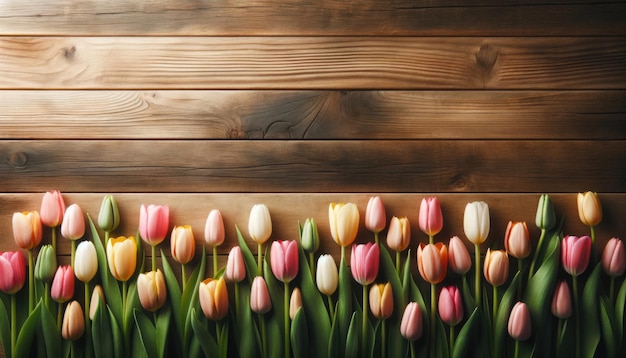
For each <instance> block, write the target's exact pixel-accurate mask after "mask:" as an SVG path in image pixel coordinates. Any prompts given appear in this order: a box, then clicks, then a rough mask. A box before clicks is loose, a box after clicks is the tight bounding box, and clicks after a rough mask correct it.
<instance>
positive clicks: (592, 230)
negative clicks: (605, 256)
mask: <svg viewBox="0 0 626 358" xmlns="http://www.w3.org/2000/svg"><path fill="white" fill-rule="evenodd" d="M589 231H591V245H594V244H595V243H596V228H595V227H594V226H593V225H589Z"/></svg>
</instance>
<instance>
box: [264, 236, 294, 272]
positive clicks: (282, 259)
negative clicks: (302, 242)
mask: <svg viewBox="0 0 626 358" xmlns="http://www.w3.org/2000/svg"><path fill="white" fill-rule="evenodd" d="M270 265H271V267H272V273H273V274H274V276H276V278H277V279H278V280H280V281H282V282H291V280H293V279H294V278H296V276H297V275H298V243H297V242H296V241H294V240H284V241H280V240H279V241H274V242H273V243H272V250H271V252H270Z"/></svg>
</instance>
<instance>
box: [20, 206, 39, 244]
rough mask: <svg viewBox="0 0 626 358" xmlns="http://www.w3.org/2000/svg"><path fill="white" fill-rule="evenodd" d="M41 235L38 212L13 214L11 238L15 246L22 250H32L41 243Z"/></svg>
mask: <svg viewBox="0 0 626 358" xmlns="http://www.w3.org/2000/svg"><path fill="white" fill-rule="evenodd" d="M41 235H42V227H41V219H40V218H39V213H38V212H36V211H28V212H23V213H14V214H13V238H14V239H15V243H16V244H17V246H19V247H21V248H22V249H24V250H32V249H33V248H35V247H37V246H39V244H40V243H41Z"/></svg>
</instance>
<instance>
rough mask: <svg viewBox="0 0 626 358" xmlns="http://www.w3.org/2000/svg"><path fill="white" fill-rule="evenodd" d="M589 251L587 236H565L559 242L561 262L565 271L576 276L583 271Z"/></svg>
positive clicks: (589, 245)
mask: <svg viewBox="0 0 626 358" xmlns="http://www.w3.org/2000/svg"><path fill="white" fill-rule="evenodd" d="M590 253H591V238H590V237H589V236H582V237H576V236H566V237H565V238H564V239H563V242H562V243H561V263H562V264H563V268H564V269H565V271H566V272H567V273H569V274H570V275H572V276H578V275H580V274H581V273H583V272H585V270H586V269H587V265H588V264H589V255H590Z"/></svg>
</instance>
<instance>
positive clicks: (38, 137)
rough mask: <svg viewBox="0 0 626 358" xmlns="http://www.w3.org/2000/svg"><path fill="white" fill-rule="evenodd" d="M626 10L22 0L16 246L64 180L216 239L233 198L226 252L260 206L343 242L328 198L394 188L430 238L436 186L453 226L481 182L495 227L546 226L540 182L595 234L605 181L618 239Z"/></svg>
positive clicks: (8, 206)
mask: <svg viewBox="0 0 626 358" xmlns="http://www.w3.org/2000/svg"><path fill="white" fill-rule="evenodd" d="M625 18H626V3H625V2H624V1H598V2H596V1H584V0H569V1H566V0H554V1H551V2H550V3H549V4H545V5H544V4H542V2H537V1H503V0H497V1H495V0H484V1H474V2H471V3H469V2H466V1H455V0H433V1H394V0H391V1H390V0H384V1H378V0H366V1H325V0H315V1H305V0H303V1H285V0H283V1H276V0H260V1H254V2H243V1H226V0H211V1H208V0H203V1H191V0H182V1H163V0H152V1H141V2H132V1H113V2H111V1H104V0H87V1H80V2H72V1H46V0H33V1H27V2H25V1H16V0H6V1H2V2H0V251H4V250H13V249H15V247H16V246H15V244H14V243H13V240H12V231H11V215H12V213H13V212H14V211H22V210H38V209H39V205H40V201H41V197H42V194H43V192H45V191H47V190H52V189H57V190H60V191H62V192H63V193H64V194H65V198H66V203H67V204H71V203H78V204H80V205H81V206H82V207H83V208H84V210H85V211H87V212H89V213H90V214H91V215H92V216H95V215H96V214H97V211H98V208H99V204H100V200H101V198H102V196H103V194H104V193H115V196H116V198H117V200H118V202H119V204H120V208H121V211H122V216H123V220H122V221H123V225H122V227H121V228H120V229H119V230H118V234H125V235H131V234H134V232H135V230H136V227H137V225H138V215H139V214H138V212H139V206H140V204H141V203H146V204H150V203H154V204H168V205H170V206H171V208H172V224H176V225H180V224H192V226H193V227H194V231H195V232H196V238H197V240H198V241H199V242H201V240H202V237H203V235H202V233H203V227H204V220H205V218H206V215H207V214H208V212H209V211H210V210H211V209H213V208H218V209H220V210H222V212H223V214H224V217H225V221H226V226H227V236H228V242H227V243H226V244H225V245H224V246H223V247H222V248H220V253H221V254H225V253H227V252H228V249H229V248H230V247H232V246H233V244H234V240H235V232H234V227H235V225H238V226H240V227H241V228H243V229H245V228H247V220H248V213H249V210H250V208H251V207H252V205H253V204H255V203H259V202H262V203H265V204H267V205H268V207H269V208H270V212H271V213H272V217H273V220H274V235H273V237H274V238H275V239H289V238H294V237H295V236H296V235H297V231H296V224H297V221H298V220H301V221H302V220H304V219H305V218H307V217H314V218H315V219H317V221H318V223H319V226H320V232H321V235H322V238H323V239H324V242H323V244H322V248H321V251H323V252H332V253H337V252H338V250H337V245H335V244H334V243H333V242H332V240H330V235H329V233H328V218H327V207H328V204H329V203H330V202H332V201H354V202H356V203H357V204H358V205H359V208H360V210H361V212H362V213H363V214H364V212H365V206H366V203H367V200H368V198H369V197H370V196H371V195H373V194H380V195H382V197H383V200H384V202H385V204H386V205H387V212H388V215H389V216H391V215H398V216H401V215H406V216H408V217H409V218H410V220H412V222H413V228H412V229H413V241H414V244H415V245H416V244H417V242H419V241H422V240H423V239H425V238H424V237H423V235H421V234H420V233H419V229H418V228H417V211H418V208H419V201H420V200H421V198H422V197H424V196H427V195H437V196H439V197H440V199H441V202H442V206H443V211H444V217H445V219H444V220H445V225H444V228H445V229H444V232H443V233H442V234H441V239H442V240H446V239H447V237H449V236H451V235H459V236H461V237H463V232H462V217H463V209H464V207H465V204H466V203H467V202H469V201H473V200H484V201H486V202H488V203H489V204H490V206H491V208H492V210H491V212H492V234H491V236H490V241H489V244H493V245H496V246H498V247H500V246H501V245H502V244H501V240H502V235H503V233H504V227H505V225H506V222H507V221H508V220H526V221H528V222H529V224H530V227H531V229H532V234H533V238H534V239H536V238H537V235H538V231H536V230H535V228H534V225H533V224H532V223H533V222H534V215H535V209H536V203H537V200H538V198H539V194H541V193H550V194H553V198H554V201H555V203H556V205H557V212H558V213H559V214H563V215H566V218H567V221H566V223H565V230H566V231H568V232H569V233H572V234H585V233H587V229H586V228H585V227H584V226H583V225H582V224H581V223H580V222H579V221H578V218H577V214H576V198H575V194H576V193H577V192H579V191H586V190H593V191H597V192H600V198H601V200H602V202H603V205H604V209H605V218H604V221H603V222H602V224H601V225H600V226H599V227H598V237H599V240H600V242H603V241H606V240H607V239H608V238H610V237H611V236H621V237H624V238H626V220H624V218H625V217H626V165H625V161H624V158H626V116H625V114H626V21H624V19H625ZM369 239H371V237H370V236H369V235H368V233H367V232H366V231H365V230H364V229H363V230H361V234H360V238H359V240H361V241H364V240H369ZM487 246H488V245H486V246H485V248H486V247H487ZM61 247H62V250H64V251H65V252H67V251H68V247H69V245H68V244H67V243H61Z"/></svg>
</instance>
